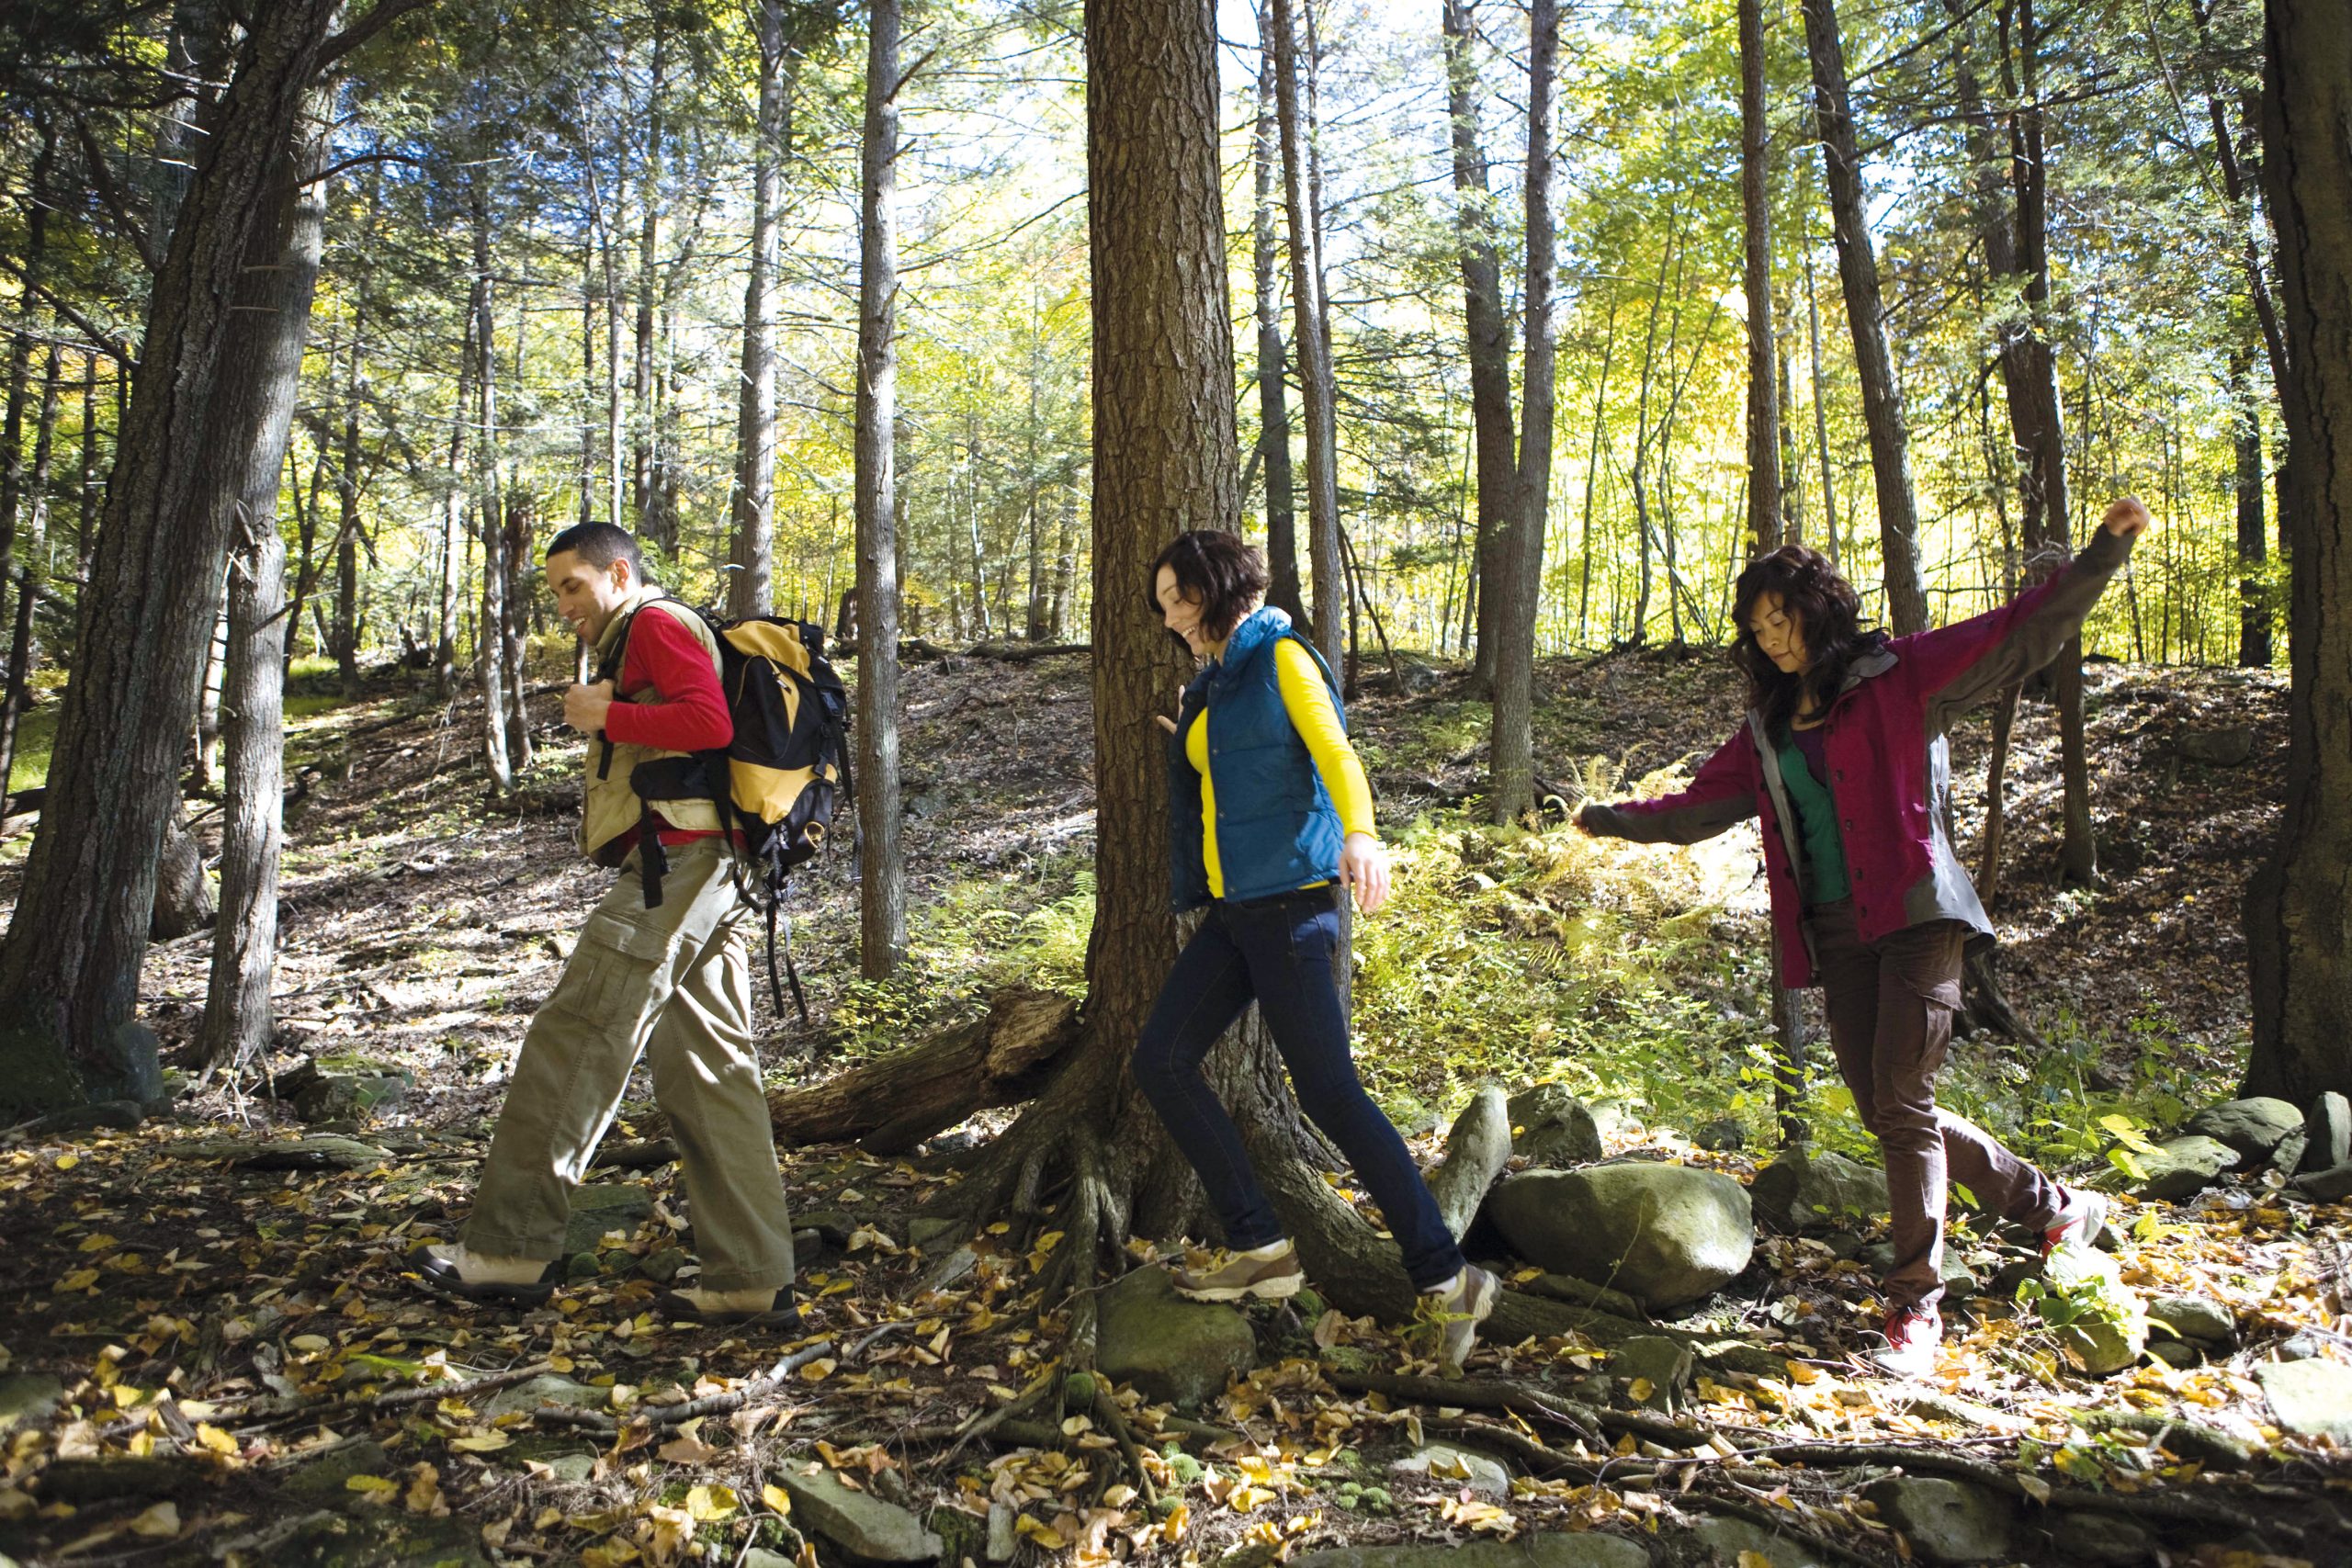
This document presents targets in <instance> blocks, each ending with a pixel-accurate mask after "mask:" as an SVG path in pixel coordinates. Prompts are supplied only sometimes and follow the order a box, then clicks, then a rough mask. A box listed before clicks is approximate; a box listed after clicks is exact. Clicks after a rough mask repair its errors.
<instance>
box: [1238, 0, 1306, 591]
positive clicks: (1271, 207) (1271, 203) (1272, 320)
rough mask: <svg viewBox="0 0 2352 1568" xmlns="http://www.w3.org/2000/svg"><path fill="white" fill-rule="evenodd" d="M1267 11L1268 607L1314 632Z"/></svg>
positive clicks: (1257, 262)
mask: <svg viewBox="0 0 2352 1568" xmlns="http://www.w3.org/2000/svg"><path fill="white" fill-rule="evenodd" d="M1267 4H1271V0H1267V3H1266V4H1261V6H1259V10H1258V29H1259V33H1260V35H1261V37H1260V48H1259V51H1258V52H1259V64H1258V128H1257V135H1256V137H1255V139H1254V140H1253V141H1252V142H1251V146H1250V171H1251V177H1252V179H1253V180H1254V182H1255V183H1254V187H1253V195H1254V198H1255V201H1254V206H1253V209H1252V214H1253V220H1252V222H1251V224H1250V262H1251V282H1252V284H1253V285H1254V291H1253V298H1254V300H1255V306H1256V314H1257V322H1258V452H1259V455H1260V457H1261V459H1262V460H1263V461H1264V463H1265V468H1266V572H1267V576H1268V578H1269V579H1270V581H1269V582H1268V584H1267V587H1266V603H1267V604H1272V605H1273V606H1274V607H1275V608H1276V609H1278V610H1280V611H1282V612H1283V614H1285V615H1288V616H1290V618H1291V619H1292V621H1294V622H1295V623H1296V624H1297V625H1298V626H1302V627H1306V628H1308V629H1309V630H1311V629H1312V623H1311V622H1310V621H1309V620H1308V618H1307V615H1306V598H1305V594H1304V592H1303V590H1302V589H1301V588H1300V586H1299V577H1298V522H1297V513H1296V504H1297V493H1298V485H1297V481H1296V479H1295V478H1294V477H1293V475H1292V473H1291V461H1290V398H1289V396H1288V393H1287V389H1285V387H1284V385H1283V366H1284V361H1285V355H1284V354H1283V319H1282V302H1281V299H1280V287H1279V284H1278V281H1277V268H1278V267H1279V266H1280V265H1281V251H1280V247H1279V245H1278V243H1277V241H1276V237H1275V231H1274V224H1275V212H1276V209H1278V208H1279V207H1280V205H1281V200H1280V198H1279V197H1277V196H1276V194H1275V192H1276V190H1277V188H1278V186H1279V184H1280V181H1281V178H1282V175H1281V173H1280V169H1281V165H1282V130H1281V126H1282V118H1281V116H1280V115H1279V114H1278V113H1277V112H1276V110H1275V107H1274V99H1275V87H1274V81H1275V78H1276V77H1277V75H1279V74H1280V72H1281V63H1280V60H1279V57H1278V56H1277V54H1276V51H1275V49H1274V35H1273V21H1272V18H1271V17H1269V16H1268V15H1267V14H1266V12H1267Z"/></svg>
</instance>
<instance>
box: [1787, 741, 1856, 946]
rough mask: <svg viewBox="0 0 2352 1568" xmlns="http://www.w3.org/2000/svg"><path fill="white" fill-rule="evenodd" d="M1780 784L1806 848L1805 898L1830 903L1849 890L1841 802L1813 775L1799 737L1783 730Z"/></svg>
mask: <svg viewBox="0 0 2352 1568" xmlns="http://www.w3.org/2000/svg"><path fill="white" fill-rule="evenodd" d="M1779 739H1780V746H1779V751H1780V759H1781V789H1782V790H1783V791H1784V792H1786V794H1787V795H1788V797H1789V807H1790V809H1792V810H1793V811H1794V812H1795V813H1796V817H1797V842H1798V843H1799V844H1801V845H1802V846H1803V847H1804V867H1803V882H1804V902H1805V904H1806V905H1807V906H1808V907H1810V906H1812V905H1815V904H1831V903H1835V902H1837V901H1838V899H1840V898H1843V897H1846V895H1847V893H1848V892H1849V885H1848V882H1847V879H1846V843H1845V840H1844V839H1842V838H1841V837H1840V836H1839V835H1838V802H1837V800H1836V798H1835V797H1833V796H1832V795H1830V793H1829V785H1828V784H1827V783H1826V782H1825V781H1823V780H1821V779H1817V778H1815V777H1814V776H1813V764H1812V763H1810V762H1808V761H1805V756H1804V751H1803V750H1800V749H1799V748H1798V746H1797V743H1796V737H1795V736H1794V735H1793V734H1792V733H1791V732H1790V731H1789V730H1787V729H1785V728H1784V729H1782V730H1781V734H1780V738H1779Z"/></svg>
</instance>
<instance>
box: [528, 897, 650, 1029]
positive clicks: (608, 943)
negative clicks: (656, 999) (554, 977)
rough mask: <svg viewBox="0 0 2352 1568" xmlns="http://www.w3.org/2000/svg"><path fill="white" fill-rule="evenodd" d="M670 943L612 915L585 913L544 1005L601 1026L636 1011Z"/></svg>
mask: <svg viewBox="0 0 2352 1568" xmlns="http://www.w3.org/2000/svg"><path fill="white" fill-rule="evenodd" d="M670 941H671V939H670V937H669V936H668V934H666V933H664V932H662V931H648V930H647V929H646V928H645V927H643V926H640V925H638V924H636V923H634V922H633V921H629V920H624V919H620V918H619V917H618V916H616V915H607V914H603V913H598V914H594V915H591V916H589V917H588V920H587V923H586V924H585V925H583V926H582V927H581V928H580V945H579V946H578V947H576V948H574V949H573V950H572V953H571V963H569V964H566V965H564V970H563V978H562V979H561V980H560V981H558V982H557V983H556V988H555V995H554V996H552V997H549V998H548V1006H549V1007H550V1008H557V1009H560V1010H563V1011H566V1012H569V1013H571V1014H573V1015H575V1016H577V1017H579V1018H582V1019H585V1020H586V1021H589V1022H591V1023H594V1024H600V1025H601V1024H606V1023H610V1022H614V1021H617V1020H619V1019H621V1018H622V1017H623V1015H634V1014H635V1013H636V1012H637V1010H639V1008H641V1007H643V1005H644V1000H645V998H646V995H647V994H648V992H649V991H650V989H651V987H652V980H653V973H654V970H655V969H656V967H658V966H659V965H660V964H662V962H663V961H664V960H666V959H667V958H668V957H669V956H670Z"/></svg>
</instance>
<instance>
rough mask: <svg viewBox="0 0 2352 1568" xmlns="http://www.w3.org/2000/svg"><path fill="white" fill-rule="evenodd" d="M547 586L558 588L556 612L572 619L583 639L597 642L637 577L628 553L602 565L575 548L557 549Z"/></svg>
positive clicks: (572, 626)
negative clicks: (588, 559) (598, 564)
mask: <svg viewBox="0 0 2352 1568" xmlns="http://www.w3.org/2000/svg"><path fill="white" fill-rule="evenodd" d="M636 586H637V579H636V577H635V575H634V574H633V573H632V572H631V571H630V570H629V564H628V557H627V556H619V557H616V558H615V559H614V561H613V564H612V565H610V566H605V567H599V566H592V565H590V564H589V563H588V562H587V561H585V560H582V558H581V557H580V554H579V552H578V551H576V550H558V551H557V552H556V553H555V554H553V555H551V556H549V557H548V587H549V588H550V589H553V590H554V591H555V613H556V614H557V615H561V616H562V617H563V618H564V619H565V620H566V621H568V622H570V623H571V629H572V630H573V631H575V632H577V633H579V634H580V640H581V641H582V642H584V643H588V644H591V645H594V642H595V641H596V639H597V638H598V637H603V636H604V635H605V627H606V626H609V625H611V624H612V619H613V613H614V612H615V611H616V610H618V609H619V608H620V607H621V604H622V601H624V600H626V599H627V598H628V595H629V591H630V590H631V589H633V588H635V587H636Z"/></svg>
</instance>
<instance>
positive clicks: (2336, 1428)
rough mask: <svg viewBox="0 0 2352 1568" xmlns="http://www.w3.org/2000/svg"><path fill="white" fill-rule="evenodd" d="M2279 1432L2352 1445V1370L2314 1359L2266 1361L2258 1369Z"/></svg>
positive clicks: (2257, 1375) (2338, 1364)
mask: <svg viewBox="0 0 2352 1568" xmlns="http://www.w3.org/2000/svg"><path fill="white" fill-rule="evenodd" d="M2254 1375H2255V1377H2256V1379H2257V1380H2258V1381H2259V1382H2261V1384H2262V1393H2263V1395H2264V1397H2265V1398H2267V1399H2268V1400H2269V1401H2270V1413H2271V1414H2272V1415H2273V1416H2277V1417H2278V1427H2279V1430H2281V1431H2284V1432H2291V1433H2293V1434H2294V1435H2295V1436H2297V1437H2299V1438H2332V1439H2334V1440H2335V1442H2337V1443H2339V1444H2345V1443H2352V1367H2347V1366H2346V1365H2345V1364H2344V1363H2343V1362H2341V1361H2328V1360H2323V1359H2320V1358H2318V1357H2316V1356H2314V1357H2312V1358H2310V1359H2307V1360H2301V1361H2265V1362H2264V1363H2263V1364H2262V1365H2261V1366H2258V1367H2256V1368H2255V1370H2254Z"/></svg>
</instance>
